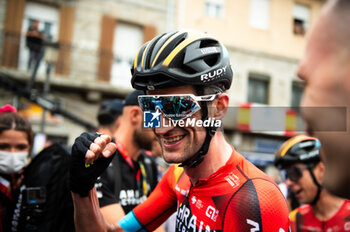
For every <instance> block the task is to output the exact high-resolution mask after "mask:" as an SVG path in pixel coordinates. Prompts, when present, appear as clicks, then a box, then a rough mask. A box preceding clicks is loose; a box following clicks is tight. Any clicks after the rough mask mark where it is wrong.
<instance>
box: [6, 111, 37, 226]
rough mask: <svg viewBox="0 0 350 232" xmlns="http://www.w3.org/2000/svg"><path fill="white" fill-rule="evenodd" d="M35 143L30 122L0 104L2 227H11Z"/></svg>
mask: <svg viewBox="0 0 350 232" xmlns="http://www.w3.org/2000/svg"><path fill="white" fill-rule="evenodd" d="M32 146H33V132H32V129H31V125H30V123H29V122H27V121H26V120H25V119H24V118H22V117H21V116H20V115H19V114H18V113H17V111H16V109H15V108H13V107H11V106H10V105H6V106H4V107H1V108H0V191H1V193H0V198H1V201H0V209H1V210H0V229H1V230H0V231H11V220H12V217H13V213H14V209H15V205H16V202H17V200H18V196H19V195H20V186H21V183H22V181H23V178H24V175H23V173H24V168H25V167H26V166H27V165H28V164H29V162H30V151H31V148H32Z"/></svg>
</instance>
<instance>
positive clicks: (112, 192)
mask: <svg viewBox="0 0 350 232" xmlns="http://www.w3.org/2000/svg"><path fill="white" fill-rule="evenodd" d="M142 94H143V91H133V92H132V93H130V94H129V95H128V96H127V97H126V98H125V100H124V104H123V110H122V115H121V119H120V120H121V121H120V123H119V126H118V129H117V130H116V131H115V133H114V135H113V137H114V139H115V143H116V144H117V146H118V151H117V155H116V156H115V157H114V158H113V161H112V163H111V165H110V166H109V167H108V168H107V170H106V171H105V172H104V173H103V174H102V175H101V176H100V178H99V180H98V182H97V183H96V185H95V186H96V188H97V193H98V198H99V203H100V207H101V210H102V212H103V215H104V217H105V218H106V220H107V221H109V222H116V221H118V220H119V219H120V218H122V217H123V216H124V215H125V214H126V213H128V212H129V211H131V210H132V209H133V208H134V207H135V206H137V205H138V204H139V203H141V202H143V201H144V200H145V199H146V198H147V196H148V195H149V194H150V193H151V192H152V190H153V189H154V188H155V186H156V185H157V183H158V180H157V165H156V163H155V161H154V159H153V157H151V156H149V155H148V154H146V151H150V150H151V149H152V143H153V141H154V137H155V135H154V133H153V131H152V130H150V129H145V128H143V127H142V111H141V109H140V107H139V106H138V100H137V97H138V96H139V95H142ZM115 120H118V119H117V118H115ZM147 153H148V152H147Z"/></svg>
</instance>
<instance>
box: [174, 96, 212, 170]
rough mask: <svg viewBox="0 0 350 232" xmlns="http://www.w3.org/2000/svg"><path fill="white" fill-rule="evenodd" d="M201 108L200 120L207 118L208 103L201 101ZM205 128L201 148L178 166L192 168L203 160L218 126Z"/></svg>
mask: <svg viewBox="0 0 350 232" xmlns="http://www.w3.org/2000/svg"><path fill="white" fill-rule="evenodd" d="M201 108H202V109H203V115H202V120H203V121H204V120H205V119H207V118H208V105H207V104H206V103H205V102H202V104H201ZM205 129H206V130H205V131H206V135H205V139H204V142H203V144H202V146H201V148H200V149H199V150H198V151H197V152H196V153H195V155H194V156H193V157H191V158H190V159H188V160H186V161H185V162H183V163H181V164H180V165H179V166H180V167H184V166H187V167H189V168H194V167H196V166H197V165H198V164H200V163H201V162H202V161H203V159H204V156H205V155H206V154H207V153H208V150H209V146H210V141H211V139H212V138H213V136H214V135H215V132H216V130H217V129H218V127H215V126H213V127H207V128H205Z"/></svg>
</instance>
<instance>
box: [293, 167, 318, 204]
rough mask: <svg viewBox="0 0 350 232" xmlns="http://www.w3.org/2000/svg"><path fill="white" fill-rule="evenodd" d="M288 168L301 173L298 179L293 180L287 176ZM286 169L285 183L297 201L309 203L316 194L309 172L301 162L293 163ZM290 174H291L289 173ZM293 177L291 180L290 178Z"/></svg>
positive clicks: (315, 187)
mask: <svg viewBox="0 0 350 232" xmlns="http://www.w3.org/2000/svg"><path fill="white" fill-rule="evenodd" d="M288 169H290V170H293V171H294V172H295V171H296V170H298V172H300V173H301V176H300V177H299V179H297V180H295V179H293V178H290V177H289V176H288V172H289V171H288ZM288 169H287V180H286V185H287V187H288V188H290V189H291V191H292V192H293V194H294V196H295V197H296V198H297V199H298V202H299V203H302V204H309V203H311V202H312V201H313V200H314V198H315V196H316V194H317V186H316V184H315V183H314V182H313V180H312V177H311V174H310V172H309V170H308V169H307V167H306V166H305V165H303V164H294V165H292V166H290V167H289V168H288ZM291 176H292V175H291ZM292 179H293V180H292Z"/></svg>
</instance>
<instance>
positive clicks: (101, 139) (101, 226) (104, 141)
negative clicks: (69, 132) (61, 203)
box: [70, 133, 122, 231]
mask: <svg viewBox="0 0 350 232" xmlns="http://www.w3.org/2000/svg"><path fill="white" fill-rule="evenodd" d="M115 151H116V146H115V144H114V143H111V138H110V137H109V136H104V135H101V136H99V135H98V134H96V133H83V134H82V135H81V136H79V137H78V138H77V139H76V140H75V143H74V145H73V147H72V156H71V164H70V189H71V191H72V198H73V204H74V219H75V227H76V230H77V231H122V230H120V228H119V230H118V227H117V226H115V225H110V224H108V223H107V222H106V221H105V219H104V218H103V215H102V213H101V211H100V207H99V203H98V199H97V195H96V189H95V188H94V185H95V181H96V179H97V177H98V176H100V175H101V173H102V172H103V171H104V170H105V169H106V168H107V167H108V165H109V163H110V161H111V160H112V159H113V154H114V153H115Z"/></svg>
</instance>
